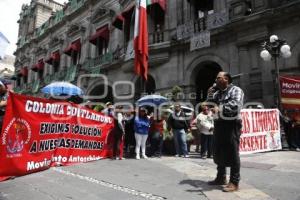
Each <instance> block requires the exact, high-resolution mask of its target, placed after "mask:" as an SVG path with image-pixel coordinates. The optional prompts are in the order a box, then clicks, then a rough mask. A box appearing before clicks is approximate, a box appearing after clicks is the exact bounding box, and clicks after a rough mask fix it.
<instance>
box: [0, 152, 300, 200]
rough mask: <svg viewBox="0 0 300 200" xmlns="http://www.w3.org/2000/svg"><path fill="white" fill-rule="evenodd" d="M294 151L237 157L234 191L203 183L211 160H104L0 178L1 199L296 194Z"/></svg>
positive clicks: (298, 177) (298, 174) (291, 199)
mask: <svg viewBox="0 0 300 200" xmlns="http://www.w3.org/2000/svg"><path fill="white" fill-rule="evenodd" d="M299 169H300V153H299V152H294V151H279V152H269V153H260V154H254V155H248V156H243V157H242V170H241V174H242V181H241V184H240V190H239V191H238V192H235V193H224V192H222V191H221V190H220V189H221V187H212V186H208V185H207V184H206V182H207V181H208V180H210V179H212V178H213V177H214V176H215V173H216V171H215V165H214V164H213V162H212V160H211V159H206V160H202V159H200V158H199V156H198V155H197V154H195V153H191V157H190V158H175V157H163V158H161V159H159V158H151V159H148V160H144V159H141V160H135V159H126V160H122V161H116V160H110V159H105V160H101V161H96V162H91V163H85V164H79V165H74V166H68V167H57V168H51V169H49V170H46V171H43V172H39V173H35V174H31V175H27V176H24V177H18V178H15V179H13V180H8V181H5V182H2V183H0V199H1V200H6V199H9V200H18V199H26V200H27V199H32V200H35V199H36V200H40V199H43V200H48V199H49V200H50V199H51V200H53V199H97V200H98V199H101V200H102V199H103V200H116V199H128V200H129V199H130V200H132V199H134V200H135V199H174V200H175V199H189V200H194V199H195V200H196V199H197V200H199V199H214V200H215V199H224V200H225V199H226V200H227V199H253V200H265V199H266V200H267V199H288V200H299V199H300V187H299V185H300V171H299Z"/></svg>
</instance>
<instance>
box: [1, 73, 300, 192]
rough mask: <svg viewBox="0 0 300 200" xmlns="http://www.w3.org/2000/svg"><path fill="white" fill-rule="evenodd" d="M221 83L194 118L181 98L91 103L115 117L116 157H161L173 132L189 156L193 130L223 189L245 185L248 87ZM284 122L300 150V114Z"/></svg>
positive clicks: (179, 149) (222, 78)
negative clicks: (162, 105) (151, 103)
mask: <svg viewBox="0 0 300 200" xmlns="http://www.w3.org/2000/svg"><path fill="white" fill-rule="evenodd" d="M215 83H216V84H215V85H214V86H213V87H211V88H209V90H208V98H207V100H206V101H205V102H203V103H202V104H201V107H200V112H199V114H198V115H197V116H195V117H194V120H191V116H187V114H186V113H185V112H184V111H183V109H182V105H181V104H180V103H178V102H175V103H174V105H173V108H174V109H173V111H172V112H171V113H170V112H165V110H155V109H156V108H151V107H147V106H140V107H137V108H136V110H133V109H124V107H123V106H121V105H116V106H114V105H113V104H112V103H111V102H107V103H106V104H105V106H104V107H102V106H91V105H89V104H87V107H88V108H89V109H93V110H94V111H96V112H101V113H103V114H104V115H107V116H111V117H112V118H113V119H114V128H113V130H112V131H111V133H110V134H111V135H112V140H113V145H112V149H113V154H112V158H111V159H115V160H123V159H125V158H124V157H133V158H135V159H137V160H140V159H141V158H143V159H147V158H148V157H158V158H160V157H161V156H162V155H163V152H166V149H164V148H166V146H165V140H166V137H167V135H168V136H172V140H173V141H174V143H173V148H174V151H173V152H172V151H171V152H172V153H173V154H174V155H175V156H176V157H183V158H188V157H189V151H190V148H189V146H190V145H189V144H190V142H189V141H188V138H187V136H188V135H189V134H188V133H191V132H192V133H193V134H192V135H193V136H194V144H196V152H197V151H198V150H199V151H200V157H201V158H202V159H206V158H212V159H213V160H214V162H215V164H216V165H217V175H216V178H215V179H214V180H212V181H210V182H209V183H208V184H210V185H226V186H225V187H224V188H223V191H224V192H233V191H236V190H238V189H239V181H240V156H239V143H240V135H241V128H242V120H241V118H240V111H241V108H242V107H243V101H244V93H243V90H242V89H241V88H239V87H237V86H235V85H234V84H233V83H232V78H231V75H230V74H229V73H227V72H220V73H219V74H218V75H217V77H216V82H215ZM7 94H8V93H7V87H6V86H5V84H3V83H2V82H1V81H0V120H1V123H0V124H2V118H3V115H4V112H5V106H6V104H7ZM211 103H214V104H211ZM212 105H215V106H212ZM281 123H282V125H283V127H284V132H285V135H286V139H287V143H288V145H289V148H291V149H293V150H297V151H300V120H293V119H291V118H290V116H289V115H288V113H287V112H283V114H282V115H281ZM168 152H170V151H168ZM226 167H230V179H229V182H228V181H227V179H226Z"/></svg>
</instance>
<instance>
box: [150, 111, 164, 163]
mask: <svg viewBox="0 0 300 200" xmlns="http://www.w3.org/2000/svg"><path fill="white" fill-rule="evenodd" d="M165 123H166V121H165V117H164V116H163V115H162V116H159V115H158V116H157V117H156V119H155V118H154V117H152V118H151V127H150V134H151V139H150V141H151V151H150V155H151V156H157V157H159V158H160V157H161V156H162V149H163V138H164V125H165Z"/></svg>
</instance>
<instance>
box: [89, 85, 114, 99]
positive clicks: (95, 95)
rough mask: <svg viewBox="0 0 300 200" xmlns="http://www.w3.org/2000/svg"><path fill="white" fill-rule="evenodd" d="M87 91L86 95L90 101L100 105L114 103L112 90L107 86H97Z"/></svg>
mask: <svg viewBox="0 0 300 200" xmlns="http://www.w3.org/2000/svg"><path fill="white" fill-rule="evenodd" d="M89 91H90V92H89V94H88V95H89V96H90V97H91V98H89V100H90V101H93V102H101V103H106V102H112V103H113V102H114V97H113V90H112V87H111V86H109V85H105V84H98V85H95V86H94V87H92V88H91V89H90V90H89Z"/></svg>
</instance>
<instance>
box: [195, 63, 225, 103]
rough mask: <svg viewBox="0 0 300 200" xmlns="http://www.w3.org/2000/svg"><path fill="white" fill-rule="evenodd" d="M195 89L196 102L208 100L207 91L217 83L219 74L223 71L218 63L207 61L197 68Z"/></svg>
mask: <svg viewBox="0 0 300 200" xmlns="http://www.w3.org/2000/svg"><path fill="white" fill-rule="evenodd" d="M196 70H197V71H196V74H197V75H196V78H195V89H196V94H197V95H196V102H197V103H198V102H202V101H205V100H206V97H207V90H208V88H209V87H210V86H212V85H213V83H214V82H215V79H216V76H217V74H218V73H219V72H220V71H222V68H221V67H220V65H219V64H218V63H216V62H212V61H205V62H202V63H200V64H199V65H198V66H197V67H196Z"/></svg>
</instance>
